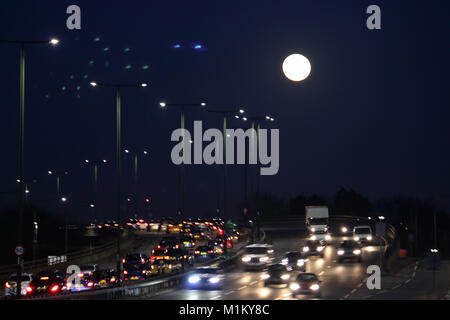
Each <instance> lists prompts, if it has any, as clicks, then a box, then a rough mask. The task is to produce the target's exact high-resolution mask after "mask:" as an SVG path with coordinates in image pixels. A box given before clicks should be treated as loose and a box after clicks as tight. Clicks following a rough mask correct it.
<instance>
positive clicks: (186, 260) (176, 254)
mask: <svg viewBox="0 0 450 320" xmlns="http://www.w3.org/2000/svg"><path fill="white" fill-rule="evenodd" d="M167 256H168V260H169V261H175V262H181V263H182V264H189V265H192V264H193V263H194V256H193V255H192V253H190V252H189V251H188V250H186V249H170V250H168V251H167Z"/></svg>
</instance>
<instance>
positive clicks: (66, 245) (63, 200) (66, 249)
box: [60, 197, 69, 259]
mask: <svg viewBox="0 0 450 320" xmlns="http://www.w3.org/2000/svg"><path fill="white" fill-rule="evenodd" d="M60 201H61V204H62V207H63V215H64V225H65V227H64V254H65V256H66V259H67V253H68V252H69V229H68V221H67V220H68V218H67V210H66V202H67V198H66V197H61V199H60Z"/></svg>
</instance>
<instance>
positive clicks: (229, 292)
mask: <svg viewBox="0 0 450 320" xmlns="http://www.w3.org/2000/svg"><path fill="white" fill-rule="evenodd" d="M233 292H235V291H234V290H231V291H228V292H225V293H224V295H225V296H227V295H229V294H232V293H233Z"/></svg>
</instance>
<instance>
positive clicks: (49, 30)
mask: <svg viewBox="0 0 450 320" xmlns="http://www.w3.org/2000/svg"><path fill="white" fill-rule="evenodd" d="M71 4H77V5H78V6H80V7H81V14H82V21H81V30H68V29H67V28H66V19H67V17H68V15H67V14H66V8H67V6H69V5H71ZM371 4H377V5H379V6H380V7H381V12H382V22H381V23H382V30H375V31H370V30H368V29H367V28H366V18H367V16H368V15H367V14H366V8H367V6H369V5H371ZM448 12H449V5H448V1H437V0H434V1H416V2H414V1H379V0H375V1H359V0H358V1H335V0H333V1H323V0H322V1H300V0H296V1H211V0H209V1H175V0H166V1H128V2H125V1H18V0H15V1H7V0H5V1H2V2H1V4H0V39H26V40H42V39H45V40H46V39H50V38H51V37H57V38H58V39H59V40H60V44H59V45H58V46H57V47H51V46H47V45H32V46H28V47H27V48H26V100H25V108H26V111H25V114H26V127H25V139H26V145H25V156H26V158H25V159H26V160H25V176H26V178H27V179H32V178H36V179H38V182H37V183H35V184H32V185H30V190H31V193H30V200H31V201H32V202H35V203H36V204H39V205H41V206H44V207H48V208H52V206H54V202H55V198H56V190H55V179H54V177H51V176H48V175H47V171H48V170H68V171H69V175H67V176H65V177H64V178H63V180H62V184H61V186H62V193H63V194H64V195H66V196H67V197H68V198H69V199H70V203H71V204H70V205H71V206H72V207H73V208H72V211H73V212H79V216H80V218H81V217H82V216H83V215H84V216H87V215H88V214H89V210H88V209H81V207H83V206H86V205H87V204H89V203H91V202H92V191H93V169H92V167H89V166H86V164H85V163H84V159H96V158H98V159H103V158H105V159H107V160H108V161H109V162H108V164H107V165H106V166H104V167H102V168H100V172H99V180H100V200H99V204H98V207H99V210H101V212H102V217H103V218H105V219H106V218H109V217H111V218H112V217H113V216H114V215H115V211H114V205H115V201H114V199H115V198H114V197H115V190H116V189H115V93H114V91H113V90H112V89H108V88H91V87H90V86H89V82H90V81H93V80H95V81H99V82H120V83H138V82H148V83H149V86H148V87H147V88H145V89H143V88H130V89H124V90H123V91H122V111H123V112H122V145H123V149H125V148H130V149H135V150H141V149H146V150H148V152H149V155H148V157H147V158H141V160H140V164H141V165H140V175H139V179H140V181H139V189H140V190H141V196H142V197H144V196H148V197H150V198H151V208H152V212H153V213H154V214H155V215H160V216H163V215H165V216H168V215H174V214H175V213H176V210H177V201H178V173H179V171H178V167H177V166H175V165H173V164H172V163H171V161H170V151H171V149H172V147H173V146H174V143H173V142H171V141H170V134H171V132H172V131H173V130H174V129H176V128H178V127H179V122H180V113H179V110H178V109H170V108H168V109H165V110H162V109H161V108H160V107H159V105H158V102H159V101H161V100H165V101H167V102H173V103H191V102H200V101H206V102H207V103H208V107H209V108H211V109H228V108H232V109H236V108H240V107H243V108H244V109H245V110H246V113H247V114H248V115H265V114H270V115H271V116H272V117H274V118H275V119H276V121H275V122H273V123H270V124H269V123H265V122H263V123H262V127H265V128H279V129H280V170H279V172H278V174H277V175H275V176H263V177H262V178H261V191H263V192H272V193H275V194H277V195H280V196H282V197H289V196H293V195H296V194H299V193H306V194H311V193H320V194H328V195H332V194H333V193H334V192H335V191H336V190H337V189H338V187H340V186H344V187H348V188H350V187H352V188H355V189H356V190H357V191H358V192H361V193H363V194H365V195H367V196H369V197H370V199H376V198H378V197H383V196H391V195H396V194H404V195H412V196H419V197H422V198H432V199H435V200H439V201H441V202H442V203H444V204H447V205H448V203H450V180H449V176H450V169H449V168H450V166H449V164H450V148H449V137H450V126H449V125H448V124H449V116H450V110H449V108H448V107H449V89H448V87H449V86H448V75H449V71H450V68H449V62H448V59H449V56H450V45H449V43H450V42H449V28H450V24H449V23H448ZM174 43H180V44H182V45H183V47H182V48H180V49H179V50H178V49H177V50H175V49H173V47H172V46H173V44H174ZM195 43H201V44H203V45H204V46H205V47H206V50H203V51H196V50H193V49H192V48H190V45H192V44H195ZM292 53H301V54H303V55H305V56H306V57H308V59H309V60H310V61H311V64H312V72H311V74H310V76H309V78H308V79H306V80H305V81H302V82H298V83H297V82H291V81H289V80H288V79H286V78H285V76H284V75H283V73H282V70H281V64H282V62H283V60H284V58H285V57H286V56H288V55H289V54H292ZM0 56H1V59H0V70H1V73H0V88H1V89H0V90H1V102H0V146H1V157H0V191H1V192H2V194H0V201H1V202H0V206H4V205H7V204H8V205H9V204H13V203H14V201H17V193H14V192H15V190H17V189H16V188H17V183H16V182H15V180H16V179H17V173H18V165H17V159H18V124H19V48H18V47H17V46H14V45H10V44H0ZM194 120H203V121H204V123H203V126H204V128H208V127H209V128H213V127H214V128H219V129H220V128H221V125H222V122H221V121H222V120H221V117H220V116H219V115H214V114H209V113H207V112H205V111H204V110H203V111H202V110H189V111H187V112H186V126H187V128H189V129H192V128H193V121H194ZM228 123H229V126H230V127H232V128H237V127H242V126H243V123H242V122H240V121H237V120H236V119H234V118H233V117H232V116H230V118H229V122H228ZM122 159H123V161H122V166H123V191H124V194H123V197H124V198H125V197H126V196H127V195H129V194H131V193H132V190H133V182H132V172H133V171H132V165H133V162H132V160H131V157H129V156H127V155H125V154H124V155H123V158H122ZM228 174H229V176H228V181H229V197H230V205H229V208H230V209H229V213H230V214H232V215H237V214H238V213H239V212H240V210H241V209H240V208H239V203H240V202H241V201H242V200H243V182H244V178H243V166H242V165H240V166H238V165H234V166H229V167H228ZM218 178H220V179H221V178H222V170H221V168H218V167H215V166H207V165H201V166H199V165H197V166H189V167H187V168H186V179H187V180H186V184H187V185H186V213H187V214H188V215H192V216H198V215H210V214H214V212H215V209H216V204H217V188H218V186H219V184H218V182H217V179H218ZM220 187H221V182H220ZM5 192H11V193H5ZM141 201H143V198H142V199H141ZM77 207H80V209H76V208H77ZM84 216H83V217H84Z"/></svg>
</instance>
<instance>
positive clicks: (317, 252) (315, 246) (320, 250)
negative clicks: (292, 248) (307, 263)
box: [302, 240, 325, 258]
mask: <svg viewBox="0 0 450 320" xmlns="http://www.w3.org/2000/svg"><path fill="white" fill-rule="evenodd" d="M324 251H325V243H324V242H322V241H320V240H308V241H307V242H306V244H305V245H304V246H303V248H302V252H303V255H304V256H320V257H321V258H323V256H324Z"/></svg>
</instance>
